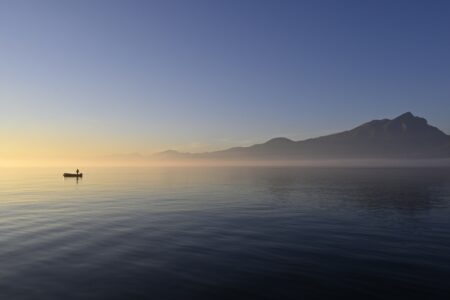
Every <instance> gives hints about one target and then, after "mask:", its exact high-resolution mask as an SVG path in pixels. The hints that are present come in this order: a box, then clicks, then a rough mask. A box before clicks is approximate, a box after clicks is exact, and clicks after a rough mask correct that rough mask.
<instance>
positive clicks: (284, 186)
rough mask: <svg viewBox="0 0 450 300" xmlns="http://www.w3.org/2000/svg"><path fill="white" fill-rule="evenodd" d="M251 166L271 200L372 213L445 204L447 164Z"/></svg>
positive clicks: (417, 211)
mask: <svg viewBox="0 0 450 300" xmlns="http://www.w3.org/2000/svg"><path fill="white" fill-rule="evenodd" d="M255 172H257V174H258V175H257V176H258V177H259V178H260V184H261V186H263V187H264V188H265V189H266V194H267V195H270V199H271V200H272V201H274V204H277V205H285V203H286V202H288V203H289V205H296V204H298V205H302V206H303V207H305V208H306V207H307V208H310V209H315V208H317V207H319V208H332V209H333V210H335V211H336V213H338V212H340V211H342V213H347V212H348V211H350V210H351V209H352V208H356V209H362V210H363V211H371V214H375V213H377V212H379V213H380V214H381V215H384V214H385V213H392V212H395V213H397V214H401V215H417V214H420V213H422V212H425V211H428V210H430V209H432V208H434V207H443V206H444V205H447V204H446V199H445V197H446V195H445V194H443V193H442V192H441V191H442V189H443V188H445V186H446V185H448V184H449V183H450V171H449V169H447V168H386V169H382V168H379V169H378V168H377V169H371V168H368V169H366V168H278V169H272V168H271V169H265V168H263V169H261V170H256V171H255ZM254 176H255V175H254ZM249 177H250V176H249Z"/></svg>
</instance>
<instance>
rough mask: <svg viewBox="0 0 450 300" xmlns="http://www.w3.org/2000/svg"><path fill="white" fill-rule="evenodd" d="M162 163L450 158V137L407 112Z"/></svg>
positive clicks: (169, 155) (176, 155) (171, 155)
mask: <svg viewBox="0 0 450 300" xmlns="http://www.w3.org/2000/svg"><path fill="white" fill-rule="evenodd" d="M154 157H155V158H162V159H185V158H188V159H232V160H266V159H267V160H269V159H270V160H289V159H336V158H346V159H362V158H380V159H385V158H405V159H415V158H449V157H450V136H449V135H447V134H445V133H444V132H442V131H441V130H439V129H438V128H436V127H434V126H431V125H429V124H428V122H427V120H426V119H424V118H420V117H417V116H414V115H413V114H412V113H410V112H407V113H405V114H402V115H400V116H398V117H396V118H394V119H392V120H389V119H383V120H374V121H370V122H367V123H365V124H362V125H360V126H358V127H356V128H353V129H351V130H348V131H344V132H340V133H335V134H331V135H327V136H322V137H318V138H312V139H308V140H303V141H292V140H290V139H287V138H284V137H278V138H274V139H271V140H269V141H267V142H265V143H263V144H256V145H253V146H249V147H235V148H230V149H227V150H222V151H216V152H207V153H194V154H192V153H180V152H177V151H173V150H169V151H165V152H161V153H157V154H156V155H155V156H154Z"/></svg>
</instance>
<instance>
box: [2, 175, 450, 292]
mask: <svg viewBox="0 0 450 300" xmlns="http://www.w3.org/2000/svg"><path fill="white" fill-rule="evenodd" d="M86 171H89V180H86V181H85V182H83V184H77V183H81V179H80V180H79V181H77V180H75V181H70V180H71V179H69V178H68V179H67V180H64V181H63V182H62V181H61V180H60V175H58V174H60V170H50V169H48V170H42V169H40V170H29V171H27V172H25V171H24V170H18V171H15V172H12V171H11V172H9V173H8V174H6V172H0V245H1V247H0V264H1V265H2V269H1V270H0V278H1V280H0V296H1V298H2V299H3V298H4V299H36V298H42V299H61V298H62V297H65V298H70V299H86V298H91V299H148V298H154V299H280V298H281V299H299V298H306V299H330V298H333V297H334V298H337V297H346V296H353V297H358V298H361V299H367V298H372V299H377V298H378V299H379V298H383V299H386V298H389V297H391V298H392V295H393V294H392V291H395V293H396V294H395V296H398V295H401V297H403V298H406V297H407V298H409V299H411V298H422V299H429V298H435V299H437V298H444V297H446V296H447V295H448V293H449V292H450V290H449V287H448V284H447V280H448V278H449V277H450V241H449V239H448V236H450V219H449V218H448V215H449V214H450V209H449V202H450V190H449V189H450V176H449V170H445V169H434V170H431V169H430V170H428V169H419V170H416V169H407V170H405V169H403V170H396V169H389V170H388V169H386V170H383V169H308V168H179V169H178V168H167V169H156V168H155V169H120V170H111V169H90V170H86ZM67 295H69V296H67Z"/></svg>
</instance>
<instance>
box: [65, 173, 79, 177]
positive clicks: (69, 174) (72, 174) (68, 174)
mask: <svg viewBox="0 0 450 300" xmlns="http://www.w3.org/2000/svg"><path fill="white" fill-rule="evenodd" d="M63 176H64V177H83V173H78V174H75V173H64V174H63Z"/></svg>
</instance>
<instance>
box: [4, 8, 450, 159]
mask: <svg viewBox="0 0 450 300" xmlns="http://www.w3.org/2000/svg"><path fill="white" fill-rule="evenodd" d="M449 16H450V2H448V1H321V0H319V1H275V0H274V1H246V0H241V1H170V0H166V1H125V0H124V1H87V0H86V1H21V0H17V1H9V0H2V1H0V45H1V51H0V122H1V123H0V125H1V129H0V134H1V135H2V136H3V138H2V139H3V140H6V141H7V142H8V145H9V149H10V151H13V149H16V150H14V151H17V149H18V148H20V147H29V146H30V143H32V145H35V147H36V148H39V149H41V152H42V153H44V152H46V147H50V146H52V147H56V149H57V150H54V151H53V152H54V153H57V152H58V151H61V152H63V151H64V147H68V146H73V145H79V146H82V147H84V149H86V151H87V152H92V153H105V154H107V153H106V152H109V153H121V152H142V153H151V152H154V151H159V150H163V149H167V148H175V149H179V150H187V151H203V150H212V149H219V148H224V147H228V146H236V145H248V144H252V143H255V142H262V141H264V140H265V139H268V138H271V137H275V136H286V137H289V138H292V139H295V140H298V139H303V138H308V137H313V136H317V135H323V134H327V133H331V132H336V131H340V130H345V129H349V128H351V127H354V126H356V125H358V124H360V123H362V122H365V121H368V120H372V119H377V118H386V117H388V118H390V117H394V116H396V115H398V114H401V113H403V112H406V111H411V112H413V113H414V114H416V115H420V116H423V117H426V118H427V119H428V120H429V121H430V122H431V123H432V124H433V125H436V126H438V127H440V128H441V129H443V130H444V131H446V132H447V133H450V118H449V117H448V116H449V115H450V105H449V104H450V54H449V53H450V18H449ZM4 151H6V150H4ZM24 153H25V152H24ZM4 154H5V153H4Z"/></svg>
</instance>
